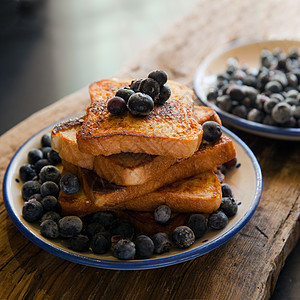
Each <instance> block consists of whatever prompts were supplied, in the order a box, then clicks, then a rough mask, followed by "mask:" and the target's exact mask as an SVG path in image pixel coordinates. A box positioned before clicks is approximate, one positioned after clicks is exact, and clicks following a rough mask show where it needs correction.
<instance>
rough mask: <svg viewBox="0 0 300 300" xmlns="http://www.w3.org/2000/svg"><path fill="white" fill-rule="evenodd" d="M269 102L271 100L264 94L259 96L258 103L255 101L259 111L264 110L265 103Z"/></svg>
mask: <svg viewBox="0 0 300 300" xmlns="http://www.w3.org/2000/svg"><path fill="white" fill-rule="evenodd" d="M269 100H270V98H269V97H268V96H266V95H263V94H259V95H257V97H256V101H255V106H256V108H258V109H259V110H262V109H263V107H264V104H265V102H267V101H269Z"/></svg>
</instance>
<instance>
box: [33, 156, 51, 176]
mask: <svg viewBox="0 0 300 300" xmlns="http://www.w3.org/2000/svg"><path fill="white" fill-rule="evenodd" d="M49 165H51V163H50V161H49V160H48V159H45V158H42V159H40V160H38V161H37V162H36V163H35V165H34V168H35V171H36V173H37V174H39V173H40V171H41V169H42V168H43V167H45V166H49Z"/></svg>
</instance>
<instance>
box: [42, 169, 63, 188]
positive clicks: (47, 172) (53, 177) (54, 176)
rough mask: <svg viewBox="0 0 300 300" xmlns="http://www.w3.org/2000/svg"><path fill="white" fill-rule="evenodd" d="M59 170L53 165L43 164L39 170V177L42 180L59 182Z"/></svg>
mask: <svg viewBox="0 0 300 300" xmlns="http://www.w3.org/2000/svg"><path fill="white" fill-rule="evenodd" d="M60 178H61V172H60V170H59V169H58V168H56V167H54V166H45V167H43V168H42V169H41V171H40V179H41V181H42V182H46V181H53V182H55V183H56V184H59V181H60Z"/></svg>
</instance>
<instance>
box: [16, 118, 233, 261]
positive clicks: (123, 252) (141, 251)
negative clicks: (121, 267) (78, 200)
mask: <svg viewBox="0 0 300 300" xmlns="http://www.w3.org/2000/svg"><path fill="white" fill-rule="evenodd" d="M207 123H208V125H209V126H208V128H210V129H211V126H212V129H211V132H212V133H211V132H210V131H208V133H207V137H206V138H207V139H208V140H215V139H218V138H219V137H218V135H219V133H218V131H219V128H218V126H217V125H218V124H217V123H216V124H217V125H216V124H210V123H209V122H207ZM213 123H215V122H213ZM204 128H205V127H204ZM205 131H206V130H205ZM27 158H28V163H27V164H24V165H22V166H21V167H20V169H19V175H20V179H21V180H22V182H23V186H22V197H23V199H24V205H23V209H22V215H23V218H24V219H25V220H26V221H28V222H30V223H39V225H40V231H41V234H42V235H43V236H44V237H46V238H49V239H56V238H62V239H64V240H65V241H67V242H68V243H69V247H70V249H72V250H74V251H77V252H87V251H90V250H91V251H92V252H93V253H95V254H104V253H107V252H108V251H111V252H112V254H113V255H114V256H115V257H116V258H118V259H122V260H128V259H135V258H137V259H140V258H143V259H144V258H150V257H151V256H152V255H153V254H154V253H156V254H162V253H165V252H168V251H170V249H171V247H176V248H179V249H185V248H188V247H190V246H191V245H192V244H193V243H194V242H195V240H196V239H199V238H200V237H202V236H203V235H204V234H205V232H206V231H207V230H209V229H210V230H219V229H222V228H224V227H225V226H226V225H227V223H228V218H230V217H232V216H234V215H235V214H236V212H237V207H238V206H237V204H236V202H235V200H234V196H233V194H232V191H231V189H230V186H229V185H227V184H222V203H221V206H220V208H219V210H218V211H216V212H214V213H212V214H210V215H209V216H207V215H204V214H191V215H190V217H189V220H188V221H187V223H186V225H185V226H179V227H177V228H175V230H174V231H173V233H172V236H169V235H167V234H166V233H163V232H158V233H156V234H154V235H153V236H151V237H150V236H147V235H144V234H136V233H135V230H134V227H133V226H132V224H131V223H130V222H129V221H128V220H125V219H120V218H116V217H115V216H114V214H113V213H112V212H96V213H94V214H90V215H88V216H85V217H82V218H79V217H77V216H62V215H61V206H60V204H59V202H58V194H59V191H60V190H62V191H63V192H64V193H66V194H73V193H76V192H78V191H79V189H80V182H79V179H78V178H77V177H76V176H75V175H74V174H72V173H66V174H64V175H63V176H62V174H61V172H60V170H59V166H55V165H58V164H59V163H60V162H61V160H60V158H59V155H58V154H57V152H55V151H54V150H52V149H51V141H50V135H49V134H45V135H43V137H42V139H41V148H39V149H37V148H36V149H32V150H30V151H29V152H28V157H27ZM235 164H236V159H234V160H232V161H230V162H228V163H226V164H224V165H222V166H220V170H221V171H222V172H223V173H225V172H226V171H227V170H229V169H232V168H233V167H234V166H235ZM220 170H219V173H221V171H220ZM221 178H222V179H221V180H223V179H224V176H223V177H221ZM171 215H172V212H171V209H170V208H169V207H168V206H166V205H161V206H159V207H158V208H157V209H156V210H155V211H154V219H155V221H156V222H157V223H159V224H167V223H168V222H169V220H170V218H171Z"/></svg>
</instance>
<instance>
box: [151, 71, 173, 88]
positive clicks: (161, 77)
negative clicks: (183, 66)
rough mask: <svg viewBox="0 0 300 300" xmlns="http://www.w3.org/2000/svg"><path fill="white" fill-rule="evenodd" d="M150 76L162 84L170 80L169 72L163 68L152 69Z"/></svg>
mask: <svg viewBox="0 0 300 300" xmlns="http://www.w3.org/2000/svg"><path fill="white" fill-rule="evenodd" d="M148 77H149V78H152V79H154V80H155V81H157V82H158V83H159V85H160V86H163V85H164V84H165V83H166V82H167V80H168V75H167V73H166V72H165V71H162V70H155V71H152V72H151V73H149V75H148Z"/></svg>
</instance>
